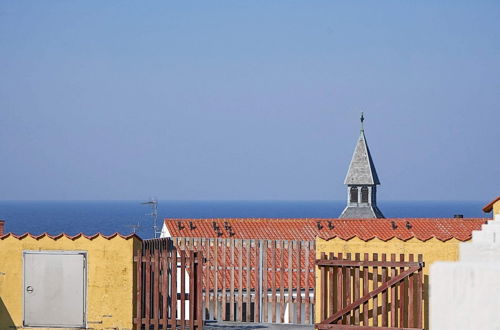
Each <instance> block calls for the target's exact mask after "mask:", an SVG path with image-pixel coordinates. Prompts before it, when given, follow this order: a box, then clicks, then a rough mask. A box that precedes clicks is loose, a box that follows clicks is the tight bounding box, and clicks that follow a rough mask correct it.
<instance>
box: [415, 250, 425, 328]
mask: <svg viewBox="0 0 500 330" xmlns="http://www.w3.org/2000/svg"><path fill="white" fill-rule="evenodd" d="M418 261H419V262H420V263H423V261H424V258H423V255H421V254H419V255H418ZM423 285H424V270H423V269H420V270H419V271H418V274H417V294H416V295H417V306H416V318H417V325H416V326H417V328H422V324H423V320H422V303H423V301H422V296H423V292H422V291H423Z"/></svg>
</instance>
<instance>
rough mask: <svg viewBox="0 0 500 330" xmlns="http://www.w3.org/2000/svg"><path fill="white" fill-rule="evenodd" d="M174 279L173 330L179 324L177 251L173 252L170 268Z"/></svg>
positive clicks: (172, 293) (172, 283) (172, 284)
mask: <svg viewBox="0 0 500 330" xmlns="http://www.w3.org/2000/svg"><path fill="white" fill-rule="evenodd" d="M170 269H171V274H172V279H171V282H170V287H171V289H170V299H171V307H170V320H171V325H172V328H173V327H174V324H177V321H176V320H177V249H175V250H173V251H172V263H171V266H170Z"/></svg>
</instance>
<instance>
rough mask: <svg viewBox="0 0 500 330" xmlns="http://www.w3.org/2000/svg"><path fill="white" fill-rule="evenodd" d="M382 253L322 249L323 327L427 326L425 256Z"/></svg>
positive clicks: (317, 262)
mask: <svg viewBox="0 0 500 330" xmlns="http://www.w3.org/2000/svg"><path fill="white" fill-rule="evenodd" d="M380 257H381V258H380V259H379V255H378V254H377V253H374V254H373V255H372V258H371V259H370V256H369V254H368V253H365V254H364V256H363V260H361V256H360V254H359V253H356V254H355V255H354V259H352V256H351V254H350V253H347V254H346V255H342V253H339V254H337V255H335V254H334V253H330V255H329V258H328V256H327V255H325V253H322V254H321V258H320V259H318V260H316V265H317V266H318V267H319V270H320V290H319V292H318V293H317V294H319V295H320V304H321V305H320V319H321V322H319V323H317V324H316V328H317V329H346V330H347V329H353V330H354V329H423V318H422V306H423V267H424V263H423V261H422V255H420V254H419V255H418V261H414V259H415V256H414V255H412V254H410V255H409V258H408V260H407V261H405V255H404V254H401V255H400V257H399V261H396V255H395V254H391V256H390V261H389V260H388V257H387V255H386V254H381V255H380Z"/></svg>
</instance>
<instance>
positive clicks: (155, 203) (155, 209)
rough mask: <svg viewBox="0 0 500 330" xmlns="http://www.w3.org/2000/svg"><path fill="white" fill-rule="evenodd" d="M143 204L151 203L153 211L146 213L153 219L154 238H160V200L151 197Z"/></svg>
mask: <svg viewBox="0 0 500 330" xmlns="http://www.w3.org/2000/svg"><path fill="white" fill-rule="evenodd" d="M141 204H143V205H150V206H151V213H146V215H148V216H150V217H151V219H152V220H153V236H154V238H158V236H159V234H160V233H161V232H160V231H158V226H157V222H158V201H157V200H156V198H151V199H150V200H149V201H147V202H142V203H141Z"/></svg>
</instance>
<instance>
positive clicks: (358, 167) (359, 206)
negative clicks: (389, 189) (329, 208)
mask: <svg viewBox="0 0 500 330" xmlns="http://www.w3.org/2000/svg"><path fill="white" fill-rule="evenodd" d="M360 120H361V132H360V134H359V139H358V142H357V144H356V148H355V149H354V154H353V155H352V159H351V164H350V165H349V170H348V171H347V176H346V178H345V181H344V184H345V185H347V206H346V208H345V209H344V211H343V212H342V214H341V215H340V217H339V218H348V219H359V218H384V215H383V214H382V212H381V211H380V210H379V209H378V207H377V185H379V184H380V181H379V180H378V175H377V171H376V170H375V165H373V161H372V156H371V155H370V149H368V144H367V143H366V137H365V130H364V127H363V121H364V120H365V118H364V116H363V113H361V118H360Z"/></svg>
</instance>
